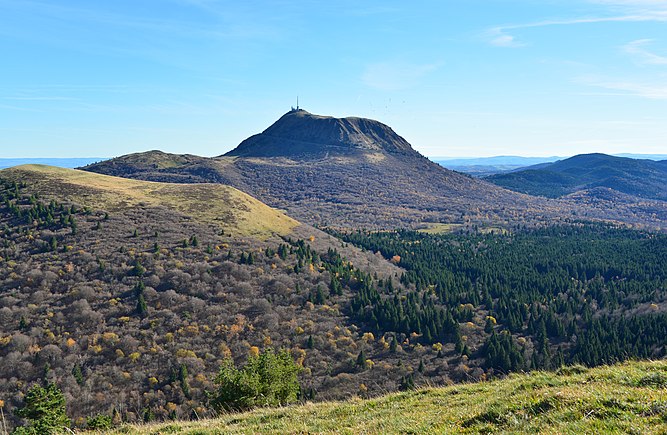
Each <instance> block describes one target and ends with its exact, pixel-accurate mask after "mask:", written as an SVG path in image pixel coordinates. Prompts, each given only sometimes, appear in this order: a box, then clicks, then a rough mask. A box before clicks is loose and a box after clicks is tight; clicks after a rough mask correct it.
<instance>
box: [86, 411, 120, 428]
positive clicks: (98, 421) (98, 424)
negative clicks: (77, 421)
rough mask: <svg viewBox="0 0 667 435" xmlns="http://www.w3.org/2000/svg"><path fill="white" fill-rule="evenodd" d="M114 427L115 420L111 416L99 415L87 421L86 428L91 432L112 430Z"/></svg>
mask: <svg viewBox="0 0 667 435" xmlns="http://www.w3.org/2000/svg"><path fill="white" fill-rule="evenodd" d="M112 426H113V420H112V418H111V416H110V415H105V414H97V415H96V416H95V417H90V418H88V420H87V421H86V427H87V428H88V429H90V430H106V429H111V427H112Z"/></svg>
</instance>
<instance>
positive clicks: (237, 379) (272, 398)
mask: <svg viewBox="0 0 667 435" xmlns="http://www.w3.org/2000/svg"><path fill="white" fill-rule="evenodd" d="M299 370H300V367H299V366H297V365H296V363H295V362H294V360H293V359H292V357H291V355H290V354H289V352H288V351H286V350H281V351H279V352H278V353H276V352H274V351H273V349H268V350H267V351H265V352H264V353H262V354H259V355H258V356H251V357H250V358H249V359H248V362H247V363H246V365H245V366H243V367H242V368H241V369H237V368H236V367H235V366H234V363H233V361H231V360H227V361H225V363H224V364H223V365H222V367H220V372H219V373H218V376H217V377H216V378H215V384H216V385H217V386H218V390H217V391H216V392H215V393H214V394H211V395H210V396H209V403H210V405H211V406H212V407H213V409H215V410H216V411H223V410H224V411H241V410H247V409H250V408H254V407H259V406H280V405H286V404H288V403H291V402H294V401H296V400H297V396H298V393H299V389H300V388H299V382H298V380H297V373H298V372H299Z"/></svg>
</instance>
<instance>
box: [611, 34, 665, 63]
mask: <svg viewBox="0 0 667 435" xmlns="http://www.w3.org/2000/svg"><path fill="white" fill-rule="evenodd" d="M652 42H653V40H652V39H638V40H636V41H632V42H629V43H627V44H625V45H624V46H623V47H622V49H623V51H624V52H626V53H628V54H630V55H632V56H634V57H635V58H636V59H637V60H638V61H639V62H640V63H643V64H649V65H667V56H660V55H658V54H655V53H653V52H651V51H648V50H647V49H645V48H644V47H645V46H647V45H649V44H650V43H652Z"/></svg>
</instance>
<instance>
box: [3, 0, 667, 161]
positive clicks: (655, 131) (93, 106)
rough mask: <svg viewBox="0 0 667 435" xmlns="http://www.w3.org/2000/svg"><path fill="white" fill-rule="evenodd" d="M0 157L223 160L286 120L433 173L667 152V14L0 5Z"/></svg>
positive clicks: (639, 5)
mask: <svg viewBox="0 0 667 435" xmlns="http://www.w3.org/2000/svg"><path fill="white" fill-rule="evenodd" d="M0 55H1V56H2V68H0V157H38V156H39V157H77V156H79V157H90V156H100V157H107V156H117V155H122V154H127V153H131V152H138V151H145V150H150V149H161V150H163V151H167V152H174V153H192V154H198V155H204V156H215V155H220V154H223V153H224V152H226V151H228V150H230V149H232V148H233V147H235V146H236V145H238V143H239V142H241V141H242V140H243V139H245V138H246V137H248V136H250V135H252V134H255V133H259V132H261V131H262V130H264V129H265V128H266V127H268V126H269V125H270V124H271V123H272V122H274V121H275V120H276V119H278V118H279V117H280V116H281V115H282V114H284V113H285V112H286V111H288V110H289V108H290V106H292V105H294V104H295V99H296V96H297V95H298V96H299V98H300V102H301V106H302V107H303V108H305V109H306V110H308V111H310V112H313V113H317V114H322V115H333V116H362V117H369V118H373V119H377V120H379V121H382V122H384V123H386V124H388V125H390V126H391V127H393V128H394V130H395V131H396V132H397V133H399V134H400V135H402V136H403V137H405V138H406V139H407V140H408V141H409V142H410V143H411V144H412V145H413V146H414V147H415V148H416V149H417V150H418V151H420V152H421V153H422V154H425V155H427V156H492V155H507V154H515V155H531V156H547V155H560V156H567V155H573V154H578V153H584V152H607V153H621V152H632V153H666V152H667V121H666V118H667V1H664V0H663V1H658V0H579V1H575V0H559V1H555V0H553V1H549V0H542V1H537V0H535V1H532V0H514V1H509V0H484V1H480V0H455V1H448V0H439V1H426V0H423V1H419V0H416V1H413V2H407V1H404V0H400V1H396V0H382V1H375V0H368V1H364V0H362V1H360V0H357V1H350V0H336V1H318V0H302V1H284V0H275V1H259V0H247V1H223V0H220V1H216V0H131V1H130V0H114V1H98V0H86V1H83V0H80V1H75V0H60V1H59V0H50V1H33V0H0Z"/></svg>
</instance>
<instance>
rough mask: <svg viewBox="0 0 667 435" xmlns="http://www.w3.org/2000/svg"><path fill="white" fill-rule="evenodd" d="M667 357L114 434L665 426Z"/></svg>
mask: <svg viewBox="0 0 667 435" xmlns="http://www.w3.org/2000/svg"><path fill="white" fill-rule="evenodd" d="M665 431H667V361H653V362H627V363H623V364H618V365H614V366H606V367H598V368H594V369H586V368H584V367H580V366H575V367H570V368H564V369H562V370H561V371H560V372H557V373H548V372H533V373H529V374H520V375H512V376H510V377H508V378H507V379H504V380H496V381H491V382H481V383H475V384H466V385H455V386H450V387H444V388H427V389H422V390H418V391H411V392H404V393H395V394H389V395H386V396H383V397H380V398H374V399H368V400H361V399H354V400H350V401H347V402H333V403H317V404H306V405H302V406H296V407H291V408H283V409H262V410H256V411H252V412H248V413H244V414H231V415H226V416H223V417H222V418H219V419H216V420H202V421H197V422H173V423H165V424H157V425H147V426H124V427H121V428H119V429H116V430H115V431H114V432H112V433H114V434H121V433H129V434H166V433H183V434H205V433H257V432H266V433H383V434H385V433H559V434H560V433H568V434H569V433H571V434H584V433H638V434H639V433H641V434H647V433H665Z"/></svg>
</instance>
